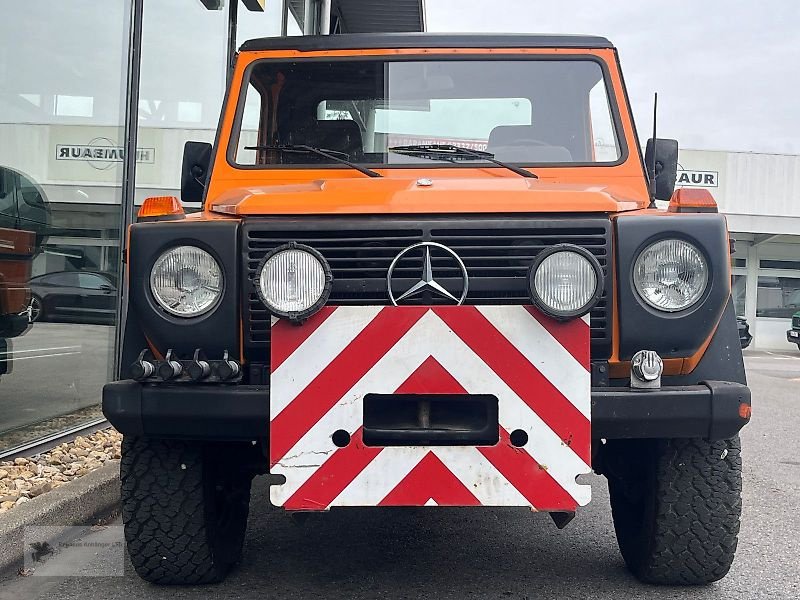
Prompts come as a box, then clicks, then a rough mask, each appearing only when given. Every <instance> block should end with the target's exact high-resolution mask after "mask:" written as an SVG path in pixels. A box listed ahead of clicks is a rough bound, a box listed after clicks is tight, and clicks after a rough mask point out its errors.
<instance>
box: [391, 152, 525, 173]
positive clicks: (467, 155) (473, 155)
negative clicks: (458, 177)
mask: <svg viewBox="0 0 800 600" xmlns="http://www.w3.org/2000/svg"><path fill="white" fill-rule="evenodd" d="M389 151H390V152H397V153H398V154H406V155H408V156H418V157H420V158H430V159H431V160H446V161H449V162H455V161H457V160H487V161H489V162H490V163H494V164H496V165H498V166H500V167H504V168H506V169H508V170H509V171H513V172H514V173H516V174H517V175H522V176H523V177H532V178H533V179H539V176H538V175H536V174H535V173H531V172H530V171H528V170H527V169H523V168H521V167H515V166H514V165H510V164H508V163H507V162H503V161H502V160H497V159H496V158H495V157H494V154H492V153H491V152H484V151H482V150H470V149H469V148H462V147H461V146H453V145H452V144H420V145H415V146H393V147H391V148H389Z"/></svg>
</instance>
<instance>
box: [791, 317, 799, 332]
mask: <svg viewBox="0 0 800 600" xmlns="http://www.w3.org/2000/svg"><path fill="white" fill-rule="evenodd" d="M792 329H800V317H792Z"/></svg>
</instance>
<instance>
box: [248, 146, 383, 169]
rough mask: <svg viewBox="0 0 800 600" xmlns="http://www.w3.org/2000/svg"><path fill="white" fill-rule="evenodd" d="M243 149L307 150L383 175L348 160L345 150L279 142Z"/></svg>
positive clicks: (310, 152)
mask: <svg viewBox="0 0 800 600" xmlns="http://www.w3.org/2000/svg"><path fill="white" fill-rule="evenodd" d="M244 149H245V150H276V151H278V152H307V153H308V154H317V155H318V156H324V157H325V158H330V159H331V160H335V161H336V162H338V163H342V164H343V165H347V166H348V167H351V168H353V169H355V170H356V171H360V172H362V173H363V174H364V175H369V176H370V177H383V175H381V174H380V173H378V172H376V171H373V170H372V169H368V168H367V167H362V166H361V165H357V164H356V163H354V162H350V161H349V160H348V159H349V158H350V155H349V154H347V153H346V152H339V151H338V150H329V149H328V148H315V147H314V146H306V145H305V144H280V145H277V146H245V148H244ZM337 155H338V156H337Z"/></svg>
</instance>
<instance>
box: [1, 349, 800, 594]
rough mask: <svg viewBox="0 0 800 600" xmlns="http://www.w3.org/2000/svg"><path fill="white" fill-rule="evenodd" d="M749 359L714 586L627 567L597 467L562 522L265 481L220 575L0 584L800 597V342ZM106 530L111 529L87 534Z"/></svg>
mask: <svg viewBox="0 0 800 600" xmlns="http://www.w3.org/2000/svg"><path fill="white" fill-rule="evenodd" d="M746 362H747V367H748V377H749V381H750V385H751V387H752V390H753V421H752V423H751V424H750V425H748V427H746V428H745V430H744V432H743V434H742V438H743V446H744V449H743V457H744V465H745V472H744V479H745V488H744V514H743V520H742V531H741V535H740V541H739V551H738V553H737V558H736V561H735V563H734V565H733V569H732V570H731V573H730V574H729V575H728V577H727V578H725V579H724V580H722V581H721V582H718V583H716V584H713V585H710V586H705V587H701V588H657V587H650V586H644V585H641V584H639V583H638V582H637V581H636V580H635V579H633V578H632V577H631V576H630V575H628V573H627V572H626V571H625V568H624V565H623V563H622V559H621V558H620V555H619V552H618V550H617V545H616V540H615V538H614V533H613V528H612V523H611V514H610V510H609V506H608V493H607V491H606V486H605V480H604V479H603V478H601V477H596V476H593V477H592V484H593V501H592V503H591V504H590V505H589V506H587V507H586V508H584V509H582V510H581V511H580V513H579V515H578V517H577V518H576V519H575V520H574V521H573V522H572V523H571V524H570V525H569V526H567V528H566V529H564V530H563V531H558V530H557V529H556V528H555V526H554V525H553V524H552V522H551V521H550V519H549V517H548V516H547V515H539V514H531V513H529V512H528V511H525V510H519V509H441V508H435V509H433V508H421V509H413V510H412V509H384V510H377V509H340V510H333V511H331V512H330V513H327V514H317V515H312V516H311V517H310V518H309V519H308V520H307V521H306V522H305V523H303V524H298V523H296V522H295V521H294V520H293V519H292V518H291V517H290V516H288V515H287V514H285V513H283V512H281V511H279V510H277V509H272V508H269V507H268V502H267V487H266V485H265V482H264V480H263V479H259V480H257V481H256V483H255V486H254V493H253V504H252V510H251V518H250V526H249V531H248V538H247V542H246V547H245V553H244V560H243V562H242V564H241V565H240V566H239V567H238V569H237V570H236V571H235V572H233V573H232V574H231V575H230V576H229V578H228V579H227V580H226V581H225V582H224V583H223V584H220V585H217V586H213V587H177V588H175V587H171V588H159V587H155V586H152V585H149V584H146V583H144V582H143V581H141V580H140V579H138V578H137V577H136V575H135V574H134V572H133V569H132V567H131V566H130V563H129V562H128V561H127V559H125V575H124V576H118V577H91V576H86V574H87V573H92V572H94V573H98V572H102V571H104V570H108V569H110V568H114V567H116V566H117V563H118V562H119V561H120V560H121V559H119V558H117V557H116V555H115V554H114V553H110V552H103V551H99V552H95V553H94V554H93V555H92V556H91V564H89V565H86V564H84V565H83V567H82V569H81V573H82V574H83V575H84V576H80V577H64V576H55V575H53V576H41V572H40V573H39V574H34V575H33V576H29V577H16V578H14V579H12V580H9V581H6V582H5V583H3V584H0V599H2V600H6V599H12V598H13V599H15V600H16V599H17V598H26V599H31V600H33V599H42V600H44V599H50V598H58V599H60V600H61V599H63V600H69V599H76V600H77V599H80V600H87V599H94V598H102V599H104V600H105V599H114V598H141V599H145V598H147V599H155V598H159V599H160V598H169V599H179V598H208V597H213V598H215V599H220V600H225V599H238V598H260V599H269V598H281V599H286V600H289V599H294V598H297V599H304V600H306V599H310V598H336V599H349V598H353V599H374V598H382V599H383V598H385V599H395V598H397V599H401V598H408V599H412V598H413V599H414V600H426V599H432V600H445V599H449V598H453V599H456V598H458V599H461V598H498V599H514V600H523V599H530V600H533V599H534V598H535V599H550V598H552V599H569V600H577V599H584V598H586V599H589V598H591V599H592V600H606V599H608V600H611V599H613V600H622V599H629V598H648V599H653V600H656V599H667V598H669V599H684V598H686V599H692V600H705V599H724V600H733V599H741V600H753V599H759V598H769V599H787V600H797V599H798V598H800V581H799V580H798V572H800V516H798V514H797V511H798V508H799V507H800V435H798V431H800V397H798V391H800V353H797V352H786V353H763V352H758V353H748V354H747V358H746ZM116 524H117V525H118V524H119V521H117V522H116ZM112 533H113V532H112ZM102 536H106V537H108V536H109V530H99V531H96V532H93V533H90V534H88V535H87V536H86V537H85V538H84V541H87V542H89V543H91V541H92V540H94V539H100V538H102ZM87 546H88V547H91V545H90V544H87ZM85 560H86V556H85V550H84V561H85ZM70 561H73V562H74V561H75V556H74V555H72V556H71V555H70V553H69V552H64V553H62V554H58V555H56V556H55V557H53V558H52V559H51V560H50V561H49V562H48V563H47V564H48V565H50V566H49V567H48V568H49V569H50V570H51V572H56V571H57V570H58V568H59V567H61V568H64V567H65V566H66V565H67V564H71V563H70Z"/></svg>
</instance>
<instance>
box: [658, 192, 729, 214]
mask: <svg viewBox="0 0 800 600" xmlns="http://www.w3.org/2000/svg"><path fill="white" fill-rule="evenodd" d="M667 210H668V211H669V212H674V213H680V212H714V213H715V212H717V201H716V200H714V196H712V195H711V192H709V191H708V190H704V189H695V188H680V189H677V190H675V192H674V193H673V194H672V198H670V199H669V208H668V209H667Z"/></svg>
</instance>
